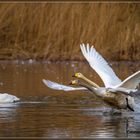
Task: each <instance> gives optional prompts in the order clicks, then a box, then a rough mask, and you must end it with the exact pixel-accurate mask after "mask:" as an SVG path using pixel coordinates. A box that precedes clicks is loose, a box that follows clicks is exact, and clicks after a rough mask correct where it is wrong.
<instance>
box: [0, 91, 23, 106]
mask: <svg viewBox="0 0 140 140" xmlns="http://www.w3.org/2000/svg"><path fill="white" fill-rule="evenodd" d="M19 100H20V99H19V98H18V97H16V96H14V95H11V94H8V93H1V94H0V104H1V103H12V102H17V101H19Z"/></svg>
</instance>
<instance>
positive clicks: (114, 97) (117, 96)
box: [71, 80, 134, 111]
mask: <svg viewBox="0 0 140 140" xmlns="http://www.w3.org/2000/svg"><path fill="white" fill-rule="evenodd" d="M84 82H85V81H84ZM71 85H76V86H82V87H85V88H87V89H88V90H89V91H90V92H92V93H93V94H95V95H96V96H97V97H99V99H101V100H103V101H104V102H105V103H106V104H108V105H110V106H111V107H114V108H116V109H129V110H131V111H134V98H133V97H132V96H129V95H127V94H126V93H123V92H115V93H113V92H110V91H107V90H106V88H103V87H99V88H95V87H93V86H91V85H89V84H85V83H83V82H80V81H79V80H72V82H71Z"/></svg>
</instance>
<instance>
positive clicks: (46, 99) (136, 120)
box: [0, 60, 140, 138]
mask: <svg viewBox="0 0 140 140" xmlns="http://www.w3.org/2000/svg"><path fill="white" fill-rule="evenodd" d="M110 64H111V66H112V67H113V69H114V71H115V72H116V74H117V75H118V76H119V77H120V78H121V79H124V78H126V77H127V76H129V75H131V74H133V73H134V72H136V71H137V70H139V67H140V63H138V62H137V63H136V62H135V63H133V62H127V63H126V62H120V63H117V62H112V63H110ZM75 72H81V73H83V74H84V75H86V76H87V77H88V78H90V79H91V80H93V81H95V82H96V83H98V84H99V85H102V86H103V83H102V81H101V79H100V78H99V76H98V75H97V74H96V73H95V72H94V71H93V70H92V69H91V68H90V67H89V65H88V64H87V63H85V62H61V63H59V62H55V63H50V62H45V61H43V62H36V61H33V60H30V61H13V62H10V61H1V62H0V91H1V93H4V92H7V93H10V94H13V95H16V96H17V97H19V98H20V99H21V101H20V102H17V103H6V104H0V138H1V137H25V138H26V137H34V138H35V137H44V138H96V137H98V138H105V137H131V138H132V137H140V109H139V107H138V109H137V110H136V112H124V113H123V114H122V115H113V116H111V115H104V114H103V111H104V108H106V109H109V108H108V107H107V106H106V105H105V104H103V103H102V102H101V101H99V100H97V99H96V97H94V96H93V95H92V94H89V93H84V92H81V91H73V92H64V91H57V90H52V89H49V88H48V87H46V86H45V85H44V84H43V82H42V79H49V80H52V81H55V82H59V83H63V84H66V85H67V84H68V83H69V82H70V81H71V79H73V78H72V77H71V76H72V75H73V74H74V73H75ZM138 102H139V100H138Z"/></svg>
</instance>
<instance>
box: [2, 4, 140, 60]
mask: <svg viewBox="0 0 140 140" xmlns="http://www.w3.org/2000/svg"><path fill="white" fill-rule="evenodd" d="M81 43H90V45H94V46H95V48H96V49H97V51H98V52H100V53H101V54H102V55H103V56H104V57H105V58H106V59H107V60H113V61H120V60H133V61H139V60H140V4H139V3H99V2H98V3H88V2H87V3H0V59H2V60H7V59H8V60H13V59H22V60H26V59H36V60H38V59H41V60H53V61H56V60H84V57H83V56H82V55H81V51H80V47H79V45H80V44H81Z"/></svg>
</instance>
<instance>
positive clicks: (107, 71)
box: [42, 44, 140, 104]
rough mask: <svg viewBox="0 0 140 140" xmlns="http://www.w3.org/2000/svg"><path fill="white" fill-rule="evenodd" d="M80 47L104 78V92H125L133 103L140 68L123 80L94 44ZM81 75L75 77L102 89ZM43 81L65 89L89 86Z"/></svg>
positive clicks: (71, 89)
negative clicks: (72, 85)
mask: <svg viewBox="0 0 140 140" xmlns="http://www.w3.org/2000/svg"><path fill="white" fill-rule="evenodd" d="M80 48H81V51H82V53H83V55H84V57H85V58H86V60H87V61H88V63H89V65H90V66H91V68H92V69H93V70H95V71H96V72H97V74H98V75H99V76H100V78H101V79H102V80H103V83H104V85H105V87H102V90H104V92H107V93H109V96H113V95H114V93H115V94H120V93H123V94H125V96H128V98H126V100H127V103H130V104H131V103H132V104H133V103H134V99H133V97H131V96H133V94H134V93H136V92H137V89H136V87H137V85H138V84H139V83H140V70H139V71H137V72H135V73H134V74H132V75H131V76H129V77H127V78H126V79H125V80H123V81H121V80H120V79H119V78H118V76H117V75H116V74H115V73H114V71H113V70H112V68H111V67H110V66H109V64H108V63H107V62H106V60H105V59H104V58H103V57H102V56H101V55H100V54H99V53H98V52H97V51H96V50H95V48H94V47H93V46H91V47H90V46H89V44H87V45H85V44H81V45H80ZM80 76H81V75H80V74H79V73H76V74H75V77H77V78H81V79H83V80H85V81H86V82H87V83H88V84H90V85H91V86H92V87H96V88H97V89H101V87H100V86H99V85H97V84H96V83H94V82H92V81H91V80H89V79H87V78H86V77H84V76H83V77H80ZM42 81H43V83H44V84H45V85H46V86H48V87H50V88H52V89H56V90H64V91H73V90H87V88H85V87H83V86H81V87H71V86H66V85H62V84H59V83H56V82H52V81H49V80H45V79H43V80H42ZM110 94H112V95H110ZM122 98H123V97H122ZM109 100H110V99H109ZM122 100H123V99H122ZM124 102H125V101H124ZM125 103H126V102H125Z"/></svg>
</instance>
